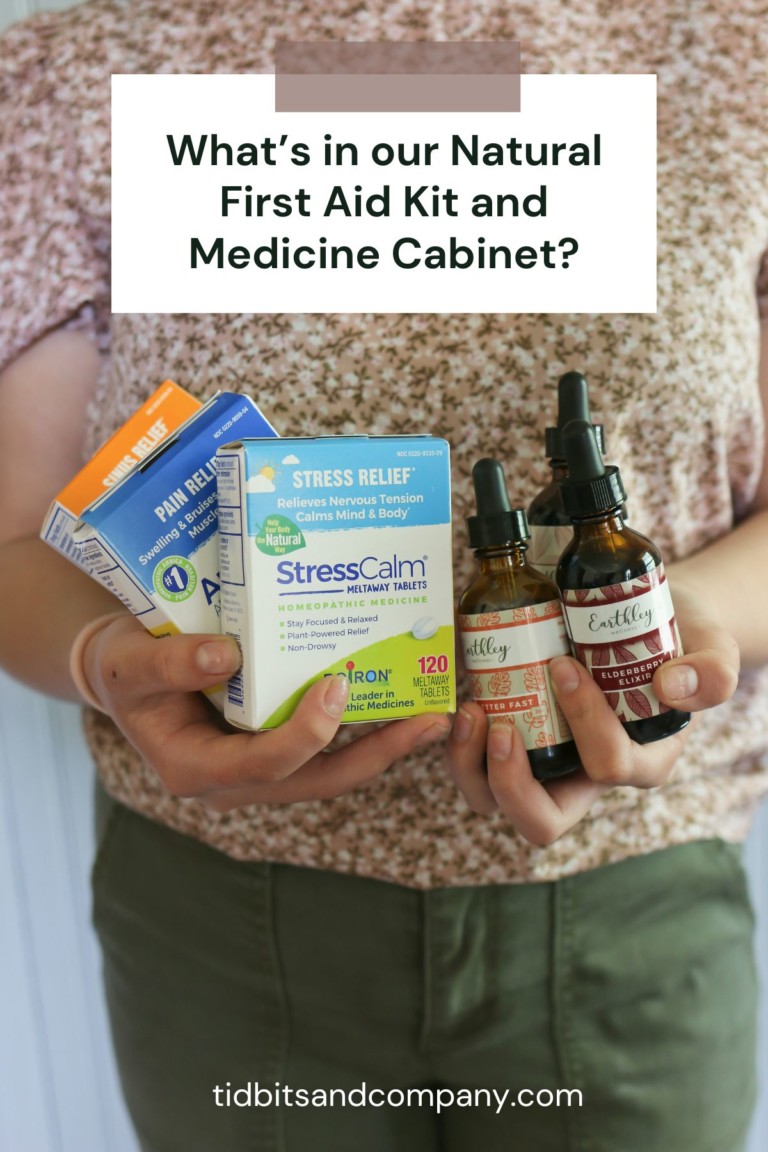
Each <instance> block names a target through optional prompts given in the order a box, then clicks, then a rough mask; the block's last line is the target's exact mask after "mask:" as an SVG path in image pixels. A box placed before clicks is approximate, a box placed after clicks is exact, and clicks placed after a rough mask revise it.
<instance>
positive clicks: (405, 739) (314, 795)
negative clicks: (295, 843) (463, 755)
mask: <svg viewBox="0 0 768 1152" xmlns="http://www.w3.org/2000/svg"><path fill="white" fill-rule="evenodd" d="M449 726H450V718H449V717H448V716H437V715H432V714H430V715H425V716H413V717H410V718H409V719H407V720H393V721H392V722H390V723H388V724H385V725H383V726H382V727H381V728H378V729H377V730H376V731H374V732H370V733H368V734H366V735H365V736H361V737H360V738H359V739H358V740H355V741H353V742H352V743H351V744H347V745H346V746H345V747H344V748H339V749H337V750H336V751H334V752H329V753H327V754H323V753H321V754H318V755H315V756H313V757H312V759H310V760H309V761H307V763H306V764H303V765H302V766H301V767H300V768H298V769H297V770H296V771H295V772H294V773H292V774H291V775H290V776H288V777H286V778H284V779H282V780H275V781H272V782H269V783H256V784H252V785H250V786H247V787H242V788H237V789H228V790H226V791H223V792H222V791H219V792H216V793H210V794H209V795H207V796H205V797H202V799H204V801H205V803H206V804H208V805H209V806H210V807H212V808H214V809H215V810H216V811H220V812H224V811H230V810H232V809H233V808H242V807H246V806H247V805H249V804H293V803H296V802H298V801H306V800H333V799H335V798H336V797H337V796H343V795H345V794H346V793H347V792H352V791H353V790H354V789H355V788H360V787H362V786H363V785H364V784H367V783H369V781H371V780H373V779H375V778H376V777H377V776H380V775H381V774H382V773H383V772H384V771H386V769H387V768H389V767H390V765H391V764H393V763H394V762H395V761H396V760H400V759H402V757H403V756H407V755H408V753H409V752H412V751H413V750H414V748H418V747H423V746H425V745H427V744H432V743H435V742H436V741H438V740H441V739H443V738H444V737H445V736H446V735H447V733H448V730H449Z"/></svg>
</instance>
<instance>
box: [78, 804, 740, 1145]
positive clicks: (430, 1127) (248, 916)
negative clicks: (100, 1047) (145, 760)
mask: <svg viewBox="0 0 768 1152" xmlns="http://www.w3.org/2000/svg"><path fill="white" fill-rule="evenodd" d="M99 807H100V815H101V817H102V830H101V831H102V834H101V838H100V846H99V853H98V857H97V861H96V865H95V868H94V876H93V885H94V920H95V925H96V929H97V932H98V935H99V939H100V941H101V946H102V949H103V957H104V974H105V981H106V990H107V999H108V1005H109V1013H110V1019H111V1025H112V1032H113V1037H114V1043H115V1048H116V1052H117V1059H118V1064H119V1069H120V1075H121V1079H122V1084H123V1089H124V1092H125V1096H126V1099H127V1102H128V1107H129V1109H130V1113H131V1116H132V1118H133V1122H134V1124H135V1126H136V1130H137V1132H138V1135H139V1139H140V1141H141V1146H142V1148H143V1149H144V1150H145V1152H438V1150H440V1152H501V1150H504V1152H641V1150H642V1152H737V1150H738V1149H741V1148H742V1147H743V1144H744V1140H745V1137H746V1132H747V1128H748V1124H749V1118H750V1112H751V1109H752V1105H753V1098H754V1092H755V1070H754V1049H755V1019H756V991H755V972H754V964H753V957H752V927H753V923H752V913H751V909H750V905H749V900H748V896H747V891H746V885H745V879H744V874H743V870H742V867H741V863H740V858H739V853H738V850H737V849H735V848H733V847H731V846H728V845H726V844H724V843H722V842H721V841H717V840H715V841H707V842H702V843H696V844H690V845H686V846H684V847H680V848H671V849H667V850H666V851H663V852H657V853H654V854H653V855H650V856H646V857H641V858H637V859H633V860H628V861H625V862H624V863H621V864H616V865H612V866H610V867H606V868H602V869H598V870H597V871H594V872H589V873H585V874H582V875H580V876H575V877H572V878H569V879H565V880H561V881H558V882H557V883H551V884H535V885H519V886H518V885H515V886H492V887H483V888H456V889H440V890H437V891H432V892H419V891H413V890H411V889H407V888H400V887H398V886H396V885H391V884H384V883H380V882H378V881H374V880H366V879H359V878H356V877H350V876H341V875H335V874H332V873H325V872H320V871H312V870H304V869H300V868H292V867H286V866H284V865H273V864H266V863H256V864H242V863H237V862H236V861H234V860H231V859H229V858H228V857H226V856H223V855H221V854H219V853H217V852H215V851H213V850H211V849H209V848H207V847H205V846H203V845H201V844H199V843H197V842H195V841H193V840H190V839H188V838H186V837H183V836H179V835H177V834H176V833H173V832H170V831H168V830H167V829H165V828H163V827H161V826H159V825H157V824H154V823H153V822H151V821H148V820H145V819H143V818H142V817H140V816H137V815H135V814H134V813H132V812H130V811H128V810H127V809H126V808H124V807H122V806H120V805H116V804H114V803H113V802H112V801H108V800H106V799H105V798H104V796H103V794H101V799H100V804H99ZM257 1088H258V1091H257ZM331 1089H336V1090H337V1091H336V1092H334V1093H333V1094H332V1095H331V1092H330V1090H331ZM416 1089H420V1090H422V1091H421V1092H416V1091H414V1090H416ZM564 1089H567V1090H572V1091H571V1094H570V1106H568V1096H567V1095H561V1097H560V1101H559V1104H558V1101H557V1092H558V1090H561V1092H562V1090H564ZM505 1093H506V1095H505ZM313 1094H314V1096H313ZM347 1094H348V1095H347ZM537 1094H538V1097H537ZM579 1095H580V1096H581V1105H580V1106H579ZM537 1099H538V1102H537ZM275 1100H277V1103H275ZM313 1100H314V1102H313ZM364 1100H365V1101H366V1103H365V1104H364V1103H363V1101H364ZM451 1101H453V1102H451ZM323 1103H325V1105H326V1106H324V1107H323V1106H322V1104H323Z"/></svg>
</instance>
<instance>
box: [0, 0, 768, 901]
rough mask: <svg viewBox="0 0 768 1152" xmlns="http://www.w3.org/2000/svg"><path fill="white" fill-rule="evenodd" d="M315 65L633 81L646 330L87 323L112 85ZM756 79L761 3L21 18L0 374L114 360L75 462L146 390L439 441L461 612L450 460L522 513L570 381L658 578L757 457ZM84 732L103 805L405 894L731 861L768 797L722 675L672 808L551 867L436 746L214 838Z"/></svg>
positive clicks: (348, 1)
mask: <svg viewBox="0 0 768 1152" xmlns="http://www.w3.org/2000/svg"><path fill="white" fill-rule="evenodd" d="M333 38H344V39H347V40H371V39H377V38H378V39H392V40H394V39H434V40H462V39H466V40H490V39H495V38H499V39H519V40H521V41H522V53H523V67H524V68H525V69H526V70H527V71H529V72H548V71H552V72H600V71H610V72H615V71H626V72H654V73H656V74H657V75H658V97H659V112H658V131H659V146H658V188H659V200H658V225H659V281H658V288H659V305H658V312H657V314H656V315H613V314H610V315H560V314H559V315H501V314H499V315H471V316H466V315H430V314H423V315H335V314H334V315H301V316H298V315H297V316H294V315H274V314H270V313H268V312H264V313H256V314H253V315H218V314H217V315H172V316H158V315H120V316H114V317H112V319H111V324H110V317H109V297H108V285H109V76H110V73H111V72H131V71H143V72H148V71H150V72H151V71H163V72H170V71H178V72H236V71H265V70H270V69H271V67H272V60H273V48H274V45H275V42H276V41H277V40H280V39H289V40H302V39H305V40H312V39H333ZM767 70H768V5H766V3H765V2H764V0H746V2H745V3H742V4H739V5H738V6H735V7H734V5H732V4H730V3H729V2H728V0H702V3H700V4H696V5H689V4H684V3H677V2H673V0H670V2H668V3H657V2H655V0H652V2H651V3H640V2H639V0H631V2H629V3H625V4H612V3H609V2H608V0H570V2H568V3H566V2H565V0H535V2H533V0H532V2H521V3H516V4H514V5H512V4H510V5H506V4H499V3H497V2H496V0H473V2H471V3H470V2H469V0H456V2H452V0H446V2H445V3H434V2H433V0H416V2H413V3H409V2H407V0H372V2H371V3H367V4H365V5H362V4H359V3H358V2H357V0H324V2H323V3H315V4H313V3H310V2H309V0H282V2H281V3H276V2H270V0H252V2H250V3H247V4H246V3H241V2H239V0H234V2H232V3H229V4H227V3H225V4H224V5H223V6H222V5H219V4H218V3H213V2H212V0H187V2H186V3H184V4H170V3H168V2H167V0H131V2H130V3H128V2H121V0H93V2H92V3H88V4H86V5H84V6H83V7H81V8H76V9H73V10H70V11H68V12H65V13H62V14H52V15H45V16H40V17H36V18H34V19H33V20H31V21H28V22H27V23H25V24H22V25H20V26H18V27H16V28H15V29H12V30H11V31H10V32H9V33H8V34H7V35H6V36H5V37H4V39H3V42H2V48H1V49H0V102H1V103H2V115H0V159H1V162H2V167H1V168H0V171H2V174H3V175H2V193H1V195H2V201H1V203H2V208H1V209H0V284H1V285H2V308H1V309H0V362H2V363H5V362H7V361H8V360H10V359H11V358H12V357H13V356H14V355H15V354H17V353H18V352H19V351H20V350H22V349H24V348H25V347H26V346H27V345H29V344H30V343H31V342H32V341H34V340H35V339H36V338H38V337H39V336H40V335H41V334H42V333H44V332H45V331H47V330H49V329H51V328H54V327H56V326H59V325H62V324H77V325H80V326H83V327H86V328H88V329H89V330H90V331H92V332H93V334H94V337H95V338H96V339H98V340H99V341H100V342H101V344H102V345H103V346H104V347H105V348H106V347H107V346H108V347H109V349H110V352H111V356H110V360H109V367H108V370H105V373H104V375H103V379H102V380H101V383H100V387H99V389H98V392H97V395H96V397H95V399H94V401H93V403H92V405H91V408H90V411H89V416H88V419H89V433H88V447H89V448H90V449H93V448H95V447H96V446H97V445H98V444H99V443H100V442H101V441H102V440H103V439H105V438H106V437H107V435H108V434H109V433H110V432H111V431H112V430H113V429H114V428H115V427H116V426H117V425H118V424H120V423H121V422H122V421H123V420H124V419H125V418H126V417H127V416H128V415H129V414H130V413H131V411H132V410H133V409H134V408H135V406H136V405H137V404H138V403H139V402H140V401H141V400H142V399H143V398H144V397H145V396H147V395H148V394H149V393H150V392H151V391H152V390H153V389H154V388H155V386H156V385H157V384H158V383H159V382H160V381H161V380H162V379H164V378H165V377H166V376H171V377H173V378H174V379H176V380H177V381H178V382H179V383H180V384H182V385H184V386H185V387H187V388H189V389H191V390H192V391H193V392H195V393H198V394H199V395H201V396H205V395H208V394H210V392H211V391H213V390H214V389H216V388H226V389H232V390H241V391H247V392H250V393H251V394H253V395H254V396H255V397H256V399H257V400H258V402H259V404H260V405H261V406H262V408H263V409H264V411H265V413H266V415H267V416H268V417H269V419H270V420H271V421H272V422H273V423H274V424H275V426H276V427H277V428H278V430H279V431H280V432H281V433H282V434H283V435H292V436H297V435H311V434H318V433H325V434H327V433H351V432H371V433H376V434H387V433H403V432H410V431H414V430H416V431H424V432H431V433H435V434H439V435H443V436H445V437H447V439H448V440H449V441H450V442H451V443H452V445H453V481H454V514H455V518H456V521H455V523H456V528H455V539H456V583H457V590H459V589H460V588H462V587H464V586H466V584H467V582H468V578H469V576H470V573H471V571H472V563H473V560H472V556H471V554H470V553H469V552H468V550H467V548H466V545H465V540H464V537H463V532H462V520H463V516H464V515H465V514H466V513H467V512H468V510H469V508H470V502H471V485H470V481H469V475H470V469H471V466H472V464H473V462H474V461H475V460H476V459H477V458H478V457H479V456H481V455H489V454H490V455H496V456H498V457H499V458H500V459H502V460H503V461H504V462H505V467H506V471H507V476H508V480H509V486H510V491H511V493H512V494H513V498H514V499H515V500H516V501H517V502H519V503H523V504H526V503H527V502H528V501H529V499H530V497H531V496H532V495H533V494H534V493H535V492H536V491H537V490H538V489H539V488H540V487H541V485H542V484H543V483H544V481H545V479H546V473H547V465H546V460H545V458H544V452H543V428H544V426H545V425H546V424H547V423H549V422H551V418H552V415H553V410H554V405H555V391H554V389H555V386H556V381H557V378H558V376H559V375H560V374H562V373H563V372H565V371H567V370H569V369H572V368H576V369H579V370H581V371H584V372H585V374H586V375H587V376H588V378H589V381H590V387H591V396H592V402H593V413H594V418H595V419H599V420H602V421H603V422H604V424H605V426H606V435H607V438H608V457H609V459H610V460H612V461H615V462H619V463H620V464H621V468H622V475H623V477H624V481H625V484H626V486H627V489H628V491H629V492H630V493H631V522H632V525H633V527H636V528H637V529H638V530H640V531H643V532H645V533H646V534H647V535H649V536H650V537H651V538H652V539H653V540H654V541H655V542H656V543H657V544H658V545H659V546H660V548H661V549H662V552H663V554H664V557H665V560H666V561H667V562H668V563H669V562H672V561H674V560H675V559H677V558H679V557H681V556H685V555H688V554H690V553H692V552H695V551H696V550H698V549H700V548H702V547H703V546H704V545H706V544H707V543H708V542H709V541H712V540H714V539H716V538H717V537H720V536H722V535H723V534H724V533H727V532H728V531H729V529H730V528H731V527H732V525H733V524H734V521H735V520H736V519H738V518H739V517H740V516H743V515H744V514H745V513H746V512H747V511H748V509H749V506H750V501H751V499H752V497H753V495H754V492H755V487H756V483H757V480H758V476H759V473H760V468H761V462H762V458H763V435H764V422H763V414H762V411H761V405H760V399H759V394H758V386H757V360H758V343H759V319H758V290H757V285H758V278H759V269H760V265H761V260H762V258H763V254H764V253H765V251H766V249H768V168H767V167H766V157H767V156H768V149H767V148H766V143H767V142H768V141H767V136H768V130H767V129H766V125H768V85H766V82H765V77H766V73H767ZM626 258H627V260H629V261H631V259H632V237H631V235H630V236H628V237H627V247H626ZM266 303H267V304H268V301H267V302H266ZM51 401H52V403H55V404H58V403H66V397H65V396H62V397H51ZM651 459H653V461H654V464H653V467H649V464H648V462H649V460H651ZM734 594H738V589H735V590H734ZM87 731H88V737H89V741H90V744H91V747H92V749H93V753H94V755H95V758H96V762H97V764H98V769H99V772H100V774H101V777H102V779H103V781H104V784H105V785H106V787H107V789H108V790H109V791H110V792H111V793H112V794H113V795H114V796H116V797H118V798H119V799H120V800H121V801H123V802H124V803H125V804H127V805H130V806H131V807H132V808H134V809H136V810H138V811H140V812H143V813H145V814H146V815H147V816H149V817H151V818H152V819H155V820H158V821H162V822H163V823H165V824H167V825H169V826H170V827H172V828H175V829H178V830H179V831H181V832H183V833H186V834H188V835H190V836H194V837H197V838H199V839H200V840H203V841H206V842H207V843H208V844H210V845H212V846H214V847H215V848H218V849H220V850H221V851H223V852H226V853H229V854H231V855H232V856H234V857H237V858H239V859H243V860H249V859H266V860H273V861H284V862H287V863H290V864H296V865H306V866H310V867H317V868H326V869H332V870H335V871H340V872H350V873H357V874H360V875H365V876H371V877H378V878H380V879H383V880H389V881H395V882H398V883H402V884H406V885H411V886H416V887H434V886H451V885H477V884H489V883H500V882H522V881H544V880H551V879H554V878H556V877H559V876H564V875H568V874H572V873H576V872H579V871H581V870H584V869H587V868H593V867H596V866H598V865H601V864H606V863H609V862H611V861H617V860H621V859H622V858H624V857H628V856H632V855H637V854H640V853H646V852H651V851H654V850H656V849H659V848H662V847H664V846H666V845H672V844H679V843H683V842H686V841H691V840H694V839H700V838H707V837H714V836H722V837H725V838H726V839H731V840H738V839H739V838H741V837H743V836H744V835H745V833H746V831H747V827H748V822H749V816H750V813H751V811H752V810H753V808H754V806H755V804H756V802H757V800H758V799H759V797H760V796H761V795H762V794H763V793H765V792H766V791H768V773H767V772H766V766H765V759H764V758H765V754H766V749H768V670H765V671H764V672H753V673H749V674H745V675H744V676H743V677H742V681H741V684H740V687H739V690H738V692H737V694H736V696H735V697H734V698H733V700H731V701H730V702H729V703H728V704H726V705H723V706H721V707H719V708H716V709H713V710H711V711H710V712H708V713H706V714H704V715H703V716H702V718H701V719H700V722H699V723H698V724H697V725H696V727H695V730H694V732H693V733H692V736H691V739H690V741H689V743H688V745H687V750H686V753H685V755H684V758H683V759H682V760H680V761H679V762H678V764H677V766H676V769H675V771H674V773H673V776H672V778H671V779H670V781H669V783H668V784H667V785H665V786H664V787H662V788H658V789H653V790H650V791H640V790H635V789H631V788H628V789H615V790H613V791H611V792H609V793H608V794H606V795H605V796H604V797H603V798H602V799H601V800H600V801H599V802H598V803H597V804H595V806H594V807H593V809H592V810H591V812H590V813H589V815H588V816H587V817H586V818H585V819H584V820H583V821H582V822H581V823H580V824H579V825H578V826H577V827H576V828H575V829H573V830H572V831H571V832H570V833H568V834H567V835H565V836H563V837H562V839H560V840H559V841H557V843H555V844H554V845H552V846H550V847H547V848H536V847H532V846H531V845H529V844H527V843H526V842H524V841H523V840H522V839H521V838H520V837H519V836H518V835H517V834H516V833H515V831H514V829H513V828H511V827H510V825H509V824H508V822H507V821H505V819H503V818H502V817H501V816H500V815H498V816H495V817H490V818H488V817H481V816H478V815H475V814H473V813H472V812H470V811H469V810H468V809H467V808H466V807H465V805H464V802H463V801H462V800H461V798H460V797H459V796H458V795H457V792H456V789H455V787H454V785H453V784H452V783H451V781H450V779H449V778H448V775H447V772H446V768H445V764H444V762H443V759H442V755H441V753H440V752H439V751H435V750H434V749H427V750H424V751H423V752H421V753H419V754H418V755H414V756H412V757H409V758H408V759H407V760H405V761H403V762H401V763H398V764H396V765H394V766H393V767H392V769H391V770H390V771H389V772H387V773H385V774H384V775H383V776H382V777H381V778H380V779H378V780H377V781H375V782H374V783H372V784H371V785H369V786H368V787H366V788H365V789H362V790H360V791H357V792H355V793H353V794H351V795H348V796H345V797H341V798H340V799H337V800H334V801H332V802H323V803H304V804H296V805H293V806H290V807H283V808H278V807H263V808H262V807H253V808H247V809H243V810H239V811H237V812H234V813H231V814H229V815H217V814H214V813H212V812H210V811H208V810H207V809H206V808H204V807H203V806H202V805H201V804H199V803H197V802H195V801H192V800H180V799H176V798H175V797H173V796H170V795H168V794H167V792H166V791H165V790H164V789H163V787H162V786H161V784H160V783H159V781H158V780H157V779H156V777H155V776H154V774H153V773H152V772H151V771H150V770H149V769H148V768H147V766H146V765H144V764H143V763H142V762H141V760H140V759H139V757H138V756H137V754H136V753H135V752H134V751H133V750H132V749H131V748H130V747H129V746H127V745H126V743H125V742H124V741H123V740H122V738H121V737H120V735H119V734H118V732H117V731H116V730H115V729H114V728H113V727H112V725H111V723H110V722H109V721H108V720H107V719H106V718H104V717H102V716H97V715H95V714H89V715H88V717H87Z"/></svg>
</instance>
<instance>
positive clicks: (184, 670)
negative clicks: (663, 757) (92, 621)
mask: <svg viewBox="0 0 768 1152" xmlns="http://www.w3.org/2000/svg"><path fill="white" fill-rule="evenodd" d="M83 663H84V668H85V673H86V677H87V680H88V683H89V684H90V685H91V687H92V688H93V689H94V691H95V692H96V694H97V696H99V698H101V699H103V700H105V701H108V700H110V699H111V700H116V699H117V700H132V699H133V700H135V699H138V698H142V697H150V696H154V695H156V694H163V693H168V692H196V691H202V690H204V689H206V688H211V687H213V686H214V685H215V684H217V683H220V682H221V681H223V680H227V679H229V677H230V676H232V675H234V673H235V672H236V671H237V669H238V668H239V666H240V652H239V649H238V647H237V644H236V643H235V641H234V640H232V639H231V637H228V636H213V635H178V636H168V637H164V638H163V639H160V640H157V639H155V638H154V637H152V636H150V634H149V633H148V632H146V631H145V629H144V628H143V627H141V625H139V626H138V627H136V626H133V627H131V626H129V625H126V624H123V622H116V623H115V624H111V625H109V627H108V628H105V629H104V630H103V632H99V633H98V634H97V635H96V636H95V637H94V639H93V641H92V642H91V643H90V644H88V645H87V646H86V650H85V652H84V653H83Z"/></svg>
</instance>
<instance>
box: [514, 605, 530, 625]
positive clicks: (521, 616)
mask: <svg viewBox="0 0 768 1152" xmlns="http://www.w3.org/2000/svg"><path fill="white" fill-rule="evenodd" d="M527 619H528V609H527V608H513V609H512V622H513V623H514V624H524V623H525V622H526V620H527Z"/></svg>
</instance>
